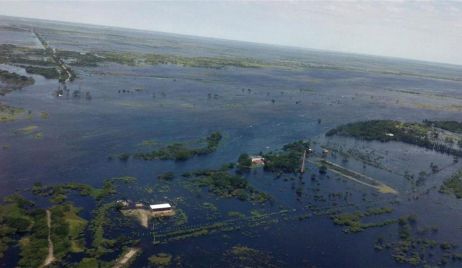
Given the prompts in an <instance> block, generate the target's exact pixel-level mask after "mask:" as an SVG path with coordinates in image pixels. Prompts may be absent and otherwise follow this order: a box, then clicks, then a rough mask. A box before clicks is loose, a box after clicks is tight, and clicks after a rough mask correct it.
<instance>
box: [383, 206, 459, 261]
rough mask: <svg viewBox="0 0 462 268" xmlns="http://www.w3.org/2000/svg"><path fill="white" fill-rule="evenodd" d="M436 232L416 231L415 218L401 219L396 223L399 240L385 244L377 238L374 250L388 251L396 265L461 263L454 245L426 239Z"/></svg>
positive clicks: (425, 229)
mask: <svg viewBox="0 0 462 268" xmlns="http://www.w3.org/2000/svg"><path fill="white" fill-rule="evenodd" d="M437 231H438V229H437V228H435V227H432V228H424V229H418V228H417V221H416V218H415V216H412V215H411V216H407V217H401V218H400V219H399V221H398V236H399V240H398V241H395V242H388V243H387V242H386V240H385V239H384V238H382V237H379V238H378V239H377V240H376V242H375V245H374V248H375V250H378V251H382V250H387V251H390V252H391V255H392V257H393V259H394V260H395V261H396V262H397V263H402V264H409V265H413V266H419V267H435V266H444V265H446V264H449V263H455V262H460V261H462V254H461V253H458V252H456V251H455V249H456V248H457V247H456V245H454V244H452V243H450V242H442V241H436V240H434V239H431V238H427V237H428V236H432V235H434V234H435V233H436V232H437Z"/></svg>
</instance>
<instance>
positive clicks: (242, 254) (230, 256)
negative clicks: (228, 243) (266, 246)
mask: <svg viewBox="0 0 462 268" xmlns="http://www.w3.org/2000/svg"><path fill="white" fill-rule="evenodd" d="M224 259H225V260H226V262H227V263H232V264H233V267H281V264H280V263H277V262H275V260H274V258H273V256H272V255H271V254H270V253H267V252H264V251H261V250H257V249H254V248H250V247H246V246H241V245H237V246H234V247H232V248H231V249H229V250H227V251H226V252H225V253H224ZM282 266H283V265H282Z"/></svg>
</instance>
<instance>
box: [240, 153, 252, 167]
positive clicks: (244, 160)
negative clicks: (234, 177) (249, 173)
mask: <svg viewBox="0 0 462 268" xmlns="http://www.w3.org/2000/svg"><path fill="white" fill-rule="evenodd" d="M237 162H238V164H239V168H250V167H251V166H252V159H251V158H250V156H249V155H248V154H245V153H244V154H241V155H240V156H239V159H238V160H237Z"/></svg>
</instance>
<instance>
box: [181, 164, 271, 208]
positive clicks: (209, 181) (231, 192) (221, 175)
mask: <svg viewBox="0 0 462 268" xmlns="http://www.w3.org/2000/svg"><path fill="white" fill-rule="evenodd" d="M229 168H230V167H226V166H224V167H223V168H222V169H218V170H209V169H207V170H197V171H194V172H189V173H185V174H183V176H184V177H194V183H195V184H196V185H197V186H199V187H207V188H208V189H209V191H211V192H213V193H214V194H216V195H218V196H221V197H236V198H238V199H239V200H242V201H245V200H251V201H256V202H265V201H267V200H268V199H270V197H269V196H268V195H267V194H265V193H262V192H259V191H257V190H255V189H254V188H253V187H252V186H251V185H250V184H249V182H248V181H247V179H246V178H245V177H243V176H241V175H237V174H231V173H229V172H228V171H227V169H229Z"/></svg>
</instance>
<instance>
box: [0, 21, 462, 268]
mask: <svg viewBox="0 0 462 268" xmlns="http://www.w3.org/2000/svg"><path fill="white" fill-rule="evenodd" d="M38 36H40V37H41V38H42V39H43V40H42V41H40V40H39V39H38ZM43 42H45V46H44V45H43V44H44V43H43ZM10 45H13V46H12V47H11V48H10V47H9V46H10ZM46 45H47V46H49V48H48V50H49V51H51V52H49V53H55V54H46V53H48V52H43V53H45V54H41V53H42V51H47V50H45V49H44V47H46ZM0 46H2V54H0V70H6V71H8V72H10V73H17V74H19V75H23V76H28V77H31V78H33V80H34V83H33V84H32V85H27V86H24V87H22V88H20V89H17V90H14V91H12V92H9V93H8V94H5V95H4V96H0V103H1V105H2V107H3V105H8V106H10V107H14V108H15V109H22V110H15V113H16V114H14V112H11V111H10V110H8V112H5V113H7V114H10V115H11V114H14V118H10V117H8V118H9V119H13V120H4V121H3V120H2V121H0V196H1V197H2V198H3V197H7V196H11V195H13V194H20V195H21V196H23V197H25V198H26V199H28V200H30V201H33V202H34V203H35V207H36V208H40V209H51V213H52V215H62V214H63V215H67V216H69V217H70V218H71V219H73V221H72V220H68V219H69V218H66V217H65V219H66V220H67V222H69V226H73V227H69V228H70V230H71V232H70V233H71V234H72V232H75V239H74V240H75V241H74V240H71V242H70V243H71V245H73V247H72V248H73V249H72V250H71V251H69V252H68V251H62V252H60V251H59V248H60V245H56V243H55V245H54V248H55V251H56V252H57V254H55V255H56V256H55V257H56V260H55V262H54V263H55V264H56V265H57V266H58V267H61V266H65V267H97V265H98V263H99V265H101V267H111V265H114V262H115V261H116V260H119V261H118V264H120V262H123V263H124V264H126V263H130V264H131V266H132V267H149V266H153V267H156V266H164V267H245V266H247V267H272V266H274V267H343V266H345V264H347V265H348V266H350V267H395V266H413V265H418V266H424V265H430V266H431V265H447V266H449V267H451V266H453V267H456V266H460V265H462V262H460V260H461V259H462V229H461V226H460V223H461V222H462V213H461V212H462V203H461V201H460V200H459V199H457V198H456V197H455V196H454V195H451V194H445V193H441V192H440V191H439V190H440V187H441V185H442V183H443V182H444V181H445V180H446V179H447V178H449V177H451V176H452V175H453V174H454V173H456V172H457V171H458V170H460V169H461V168H462V162H460V161H459V160H458V158H457V157H456V156H454V155H450V154H444V153H440V152H437V151H435V150H430V149H426V148H423V147H419V146H416V145H411V144H409V143H403V142H399V141H390V142H379V141H364V140H360V139H355V138H352V137H343V136H329V137H326V136H325V134H326V132H327V131H329V130H330V129H333V128H335V127H337V126H338V125H343V124H346V123H350V122H357V121H365V120H398V121H403V122H422V121H423V120H425V119H427V120H435V121H437V120H445V121H452V120H454V121H460V120H461V118H462V76H461V74H462V67H460V66H452V65H443V64H431V63H426V62H414V61H405V60H398V59H388V58H378V57H369V56H360V55H348V54H337V53H327V52H321V51H311V50H301V49H291V48H283V47H275V46H266V45H260V44H251V43H239V42H232V41H224V40H213V39H210V40H209V39H205V38H194V37H188V36H178V35H170V34H160V33H151V32H144V31H130V30H123V29H115V28H108V27H106V28H99V27H96V26H85V25H76V24H57V23H52V22H44V21H32V20H16V19H12V18H7V17H0ZM53 49H55V50H56V51H55V52H52V51H53ZM21 53H23V54H21ZM18 55H26V56H18ZM53 57H59V59H61V60H62V61H63V62H64V63H63V64H64V66H66V67H68V68H70V69H71V70H72V72H73V73H74V74H75V76H76V78H75V79H73V81H70V80H71V79H70V78H69V77H63V76H64V74H63V72H62V69H60V68H62V67H61V66H57V65H56V64H55V65H53V64H54V63H53V62H54V61H53V59H54V58H53ZM47 58H48V60H46V59H47ZM33 60H35V61H33ZM27 66H35V67H42V68H45V67H47V68H48V67H50V66H51V67H52V68H57V69H58V70H61V72H60V74H61V76H60V79H61V78H62V79H61V80H62V81H61V82H60V81H59V80H60V79H46V78H44V76H43V75H40V74H34V73H29V72H27V71H26V70H27ZM63 80H64V81H63ZM0 86H5V87H8V86H9V85H8V83H6V82H3V81H2V82H0ZM5 109H6V108H5ZM1 112H2V111H0V114H1ZM214 132H219V133H220V134H221V140H219V142H218V145H217V146H210V143H208V145H207V137H208V136H209V135H210V134H211V133H214ZM298 140H304V141H310V148H311V149H312V151H313V153H311V154H309V155H308V156H307V160H309V161H306V165H305V170H304V171H305V172H304V173H299V172H298V171H295V172H293V171H290V172H286V171H281V170H277V171H269V170H267V169H265V168H263V167H253V168H245V169H241V168H240V167H241V166H242V165H241V166H239V165H238V164H236V163H237V162H238V159H239V156H240V155H241V154H244V153H245V154H249V155H267V154H269V153H270V152H271V151H273V152H278V151H279V150H280V149H281V148H282V147H283V146H284V145H286V144H291V143H293V142H296V141H298ZM461 140H462V139H461ZM456 142H457V141H456ZM175 144H176V145H175ZM169 146H170V147H169ZM172 146H177V147H172ZM212 147H213V148H212ZM172 148H174V149H172ZM178 148H181V150H182V151H181V153H182V154H181V157H178V155H177V153H178V152H177V151H175V152H173V153H172V154H174V155H175V156H176V157H177V158H174V157H173V158H172V159H170V158H169V159H162V157H157V158H156V157H152V158H153V159H149V160H147V159H140V158H139V157H138V158H137V157H136V156H137V154H138V155H139V153H146V154H148V153H151V152H153V151H155V152H156V153H157V154H154V153H153V154H151V155H155V156H158V155H161V153H165V152H166V151H167V153H170V151H168V150H179V149H178ZM454 148H456V145H455V144H454ZM200 149H202V151H201V150H200ZM305 149H306V148H305ZM162 150H164V151H162ZM159 151H160V153H159ZM167 153H165V154H167ZM178 154H179V153H178ZM321 159H324V160H327V161H329V163H332V164H335V165H339V166H341V167H343V169H341V170H340V169H339V170H340V171H338V170H337V171H338V172H334V171H335V170H331V169H329V166H328V167H327V170H324V169H323V168H322V167H323V164H322V162H320V161H318V160H321ZM230 163H232V164H231V165H230ZM296 165H299V163H297V164H296ZM435 166H436V168H435ZM331 168H332V166H331ZM199 170H202V171H204V170H208V173H207V172H205V173H204V172H203V173H200V172H198V171H199ZM297 170H298V169H297ZM351 171H352V172H353V173H348V174H345V173H346V172H351ZM168 172H171V173H172V174H168V176H167V175H165V174H166V173H168ZM355 173H358V174H362V175H363V176H364V177H367V178H371V179H373V180H372V181H377V182H380V185H386V187H389V188H386V189H388V190H387V191H378V190H377V189H376V188H375V187H369V186H368V184H364V183H360V182H358V181H357V180H352V179H350V178H349V177H351V176H353V177H354V174H355ZM352 174H353V175H352ZM124 176H130V177H133V178H135V179H134V180H128V179H126V178H125V177H124ZM228 176H229V178H228ZM121 178H124V179H121ZM220 178H226V180H227V182H228V180H229V184H230V185H231V186H232V187H235V188H229V187H231V186H229V185H227V184H226V185H225V183H222V181H220ZM223 180H225V179H223ZM38 183H39V184H38ZM70 183H78V184H81V185H78V186H76V185H70ZM369 183H371V182H369ZM372 184H373V183H372ZM63 185H66V186H63ZM83 185H85V186H83ZM58 186H59V187H58ZM47 187H49V188H47ZM111 187H112V188H111ZM226 187H228V188H226ZM90 188H91V189H90ZM223 188H225V190H223ZM109 189H110V190H109ZM236 189H237V190H236ZM390 189H392V190H390ZM117 200H133V201H135V202H145V203H150V204H153V203H164V202H167V203H170V204H172V205H173V206H174V210H175V213H174V216H171V217H166V218H165V217H163V218H159V219H157V218H153V219H149V224H148V228H145V227H143V226H142V225H141V224H140V221H139V220H138V219H136V217H126V216H124V215H123V213H120V211H118V210H117V209H116V208H115V205H114V203H115V201H117ZM66 204H72V207H75V209H76V210H75V211H74V208H72V209H69V208H67V210H66V209H64V208H63V209H64V210H65V212H59V209H61V207H65V206H66ZM77 208H80V210H77ZM4 210H5V211H6V209H4ZM0 212H1V211H0ZM34 215H35V214H34ZM43 215H45V214H43ZM2 217H3V216H2ZM5 217H6V216H5ZM31 217H32V216H31ZM33 217H35V218H34V220H31V222H33V223H34V224H37V222H38V219H45V218H44V217H41V216H37V215H35V216H33ZM55 217H57V216H55ZM57 218H58V217H57ZM1 219H2V222H1V223H2V224H4V222H7V220H6V218H5V219H4V218H1ZM53 220H54V221H55V222H56V219H54V218H53V216H52V220H51V226H53V222H54V221H53ZM75 222H77V223H78V224H77V225H76V223H75ZM72 223H74V225H72ZM5 224H6V223H5ZM2 226H3V225H2ZM34 226H35V225H34ZM76 226H77V227H76ZM78 226H80V227H79V228H80V229H79V228H78ZM28 228H29V229H27V228H26V229H27V230H26V231H23V232H21V233H20V235H19V236H15V237H14V238H12V241H7V239H3V238H6V235H4V236H3V237H2V240H4V243H1V244H0V245H1V246H2V247H3V246H4V245H5V248H6V249H5V250H4V251H3V252H4V253H3V257H2V258H1V259H0V267H14V266H15V265H18V263H19V266H23V267H28V264H27V262H26V261H24V259H27V258H31V257H28V255H27V254H29V253H28V251H27V250H26V249H27V248H28V245H30V244H28V243H32V242H31V241H33V239H35V237H36V236H35V234H34V229H33V228H32V229H30V227H28ZM51 230H52V229H51ZM24 234H25V235H24ZM23 235H24V236H25V237H27V239H19V237H22V236H23ZM37 239H39V238H37ZM41 239H43V237H42V238H41ZM53 239H54V236H53V235H51V240H53ZM46 245H47V243H45V254H44V255H43V258H42V257H41V256H37V257H35V258H36V259H38V260H37V263H39V264H40V263H41V262H42V261H45V258H46V257H47V254H46V253H47V251H46V250H47V249H46ZM42 246H43V245H42ZM2 247H0V248H2ZM2 250H3V248H2ZM56 252H55V253H56ZM31 265H32V264H31ZM79 265H80V266H79ZM85 265H86V266H85ZM117 267H118V266H117Z"/></svg>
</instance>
